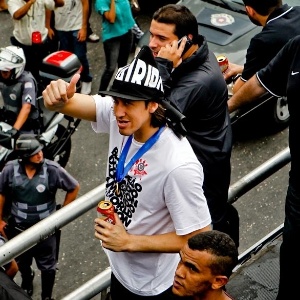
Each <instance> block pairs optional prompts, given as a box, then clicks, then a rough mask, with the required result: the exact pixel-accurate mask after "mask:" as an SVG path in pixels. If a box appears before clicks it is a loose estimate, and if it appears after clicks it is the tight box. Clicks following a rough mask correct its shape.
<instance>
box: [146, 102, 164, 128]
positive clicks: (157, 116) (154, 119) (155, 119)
mask: <svg viewBox="0 0 300 300" xmlns="http://www.w3.org/2000/svg"><path fill="white" fill-rule="evenodd" d="M148 104H149V101H145V105H146V107H148ZM166 123H167V120H166V116H165V109H164V108H163V106H162V105H161V104H158V107H157V109H156V110H155V112H154V113H153V114H152V116H151V123H150V125H151V126H152V127H161V126H165V125H166Z"/></svg>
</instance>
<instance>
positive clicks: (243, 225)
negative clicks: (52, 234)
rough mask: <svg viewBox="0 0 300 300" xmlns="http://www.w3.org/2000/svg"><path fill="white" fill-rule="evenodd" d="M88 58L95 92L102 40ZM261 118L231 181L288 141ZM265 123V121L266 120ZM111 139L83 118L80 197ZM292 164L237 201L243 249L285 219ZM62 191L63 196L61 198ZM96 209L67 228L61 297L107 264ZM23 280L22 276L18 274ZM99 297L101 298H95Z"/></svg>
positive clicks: (75, 160) (98, 174)
mask: <svg viewBox="0 0 300 300" xmlns="http://www.w3.org/2000/svg"><path fill="white" fill-rule="evenodd" d="M149 21H150V17H149V16H145V15H141V16H139V17H138V22H139V24H140V26H141V27H142V29H145V28H146V27H147V25H148V24H149ZM0 24H1V26H0V46H1V47H5V46H7V45H9V37H10V35H11V34H12V28H13V27H12V20H11V18H10V16H9V14H8V13H3V12H1V13H0ZM91 24H92V28H93V30H94V31H95V32H96V33H97V34H101V31H100V30H101V18H100V16H98V15H97V14H95V13H94V12H93V14H92V17H91ZM88 59H89V62H90V66H91V72H92V74H93V86H92V92H93V93H96V92H97V90H98V86H99V81H100V74H101V71H102V68H103V64H104V56H103V49H102V43H101V42H100V43H95V44H91V43H88ZM255 122H256V120H252V122H251V123H248V126H246V127H245V129H242V131H243V134H242V137H239V138H237V140H236V141H235V144H234V147H233V152H232V183H234V182H236V181H237V180H239V179H240V178H242V177H243V176H245V175H246V174H247V173H248V172H249V171H251V170H253V169H254V168H256V167H258V166H259V165H260V164H262V163H263V162H264V161H266V160H267V159H269V158H271V157H272V156H273V155H275V154H277V153H278V152H280V151H281V150H283V149H284V148H286V147H287V145H288V139H287V135H288V129H285V130H283V131H281V132H277V133H274V134H267V135H265V134H263V133H262V130H260V129H257V128H255V129H252V128H254V127H253V124H254V123H255ZM262 127H264V124H262ZM107 144H108V138H107V136H106V135H101V134H95V133H94V132H93V131H92V129H91V127H90V124H89V123H88V122H85V121H82V122H81V124H80V126H79V128H78V131H77V132H76V133H75V134H74V135H73V137H72V153H71V157H70V160H69V163H68V165H67V166H66V169H67V170H68V171H69V172H70V173H71V174H73V175H74V176H75V177H76V178H77V179H78V181H79V182H80V185H81V189H80V192H79V196H81V195H83V194H85V193H86V192H88V191H89V190H91V189H93V188H94V187H96V186H98V185H99V184H100V183H102V182H104V180H105V166H106V156H107ZM288 170H289V165H288V166H286V167H284V168H283V169H282V170H281V171H279V172H277V173H276V174H274V175H273V176H272V177H270V178H269V179H268V180H266V181H264V182H263V183H261V184H260V185H259V186H257V187H256V188H254V189H253V190H252V191H251V192H249V193H248V194H247V195H245V196H243V197H241V198H240V199H239V200H238V201H237V202H236V203H235V204H234V205H235V206H236V207H237V209H238V211H239V213H240V235H241V239H240V248H239V250H240V253H241V252H243V251H244V250H246V249H247V248H248V247H249V246H251V245H252V244H253V243H255V242H256V241H258V240H259V239H260V238H262V237H263V236H264V235H265V234H267V233H269V232H270V231H271V230H273V229H275V228H276V227H277V226H278V225H280V224H281V223H282V222H283V216H284V208H283V206H284V199H285V192H286V188H287V182H288ZM61 199H62V195H61V194H59V195H58V201H61ZM95 216H96V211H95V210H92V211H89V212H87V213H86V214H85V215H83V216H82V217H80V218H78V219H77V220H76V221H74V222H72V223H70V224H69V225H67V226H65V227H64V228H63V229H62V238H61V248H60V256H59V263H58V268H59V269H58V272H57V276H56V284H55V287H54V295H53V296H54V297H55V298H56V299H61V298H62V297H63V296H64V295H67V294H68V293H70V292H71V291H73V290H74V289H76V288H77V287H79V286H80V285H81V284H83V283H84V282H86V281H87V280H89V279H91V278H92V277H94V276H95V275H96V274H98V273H99V272H101V271H102V270H103V269H104V268H106V267H107V266H108V263H107V259H106V257H105V255H104V254H103V252H102V249H101V247H100V244H99V241H97V240H95V239H94V234H93V233H94V232H93V220H94V218H95ZM16 281H17V282H20V277H19V276H17V277H16ZM34 288H35V291H34V296H33V299H40V296H39V295H40V275H39V272H37V275H36V278H35V280H34ZM95 299H96V297H95Z"/></svg>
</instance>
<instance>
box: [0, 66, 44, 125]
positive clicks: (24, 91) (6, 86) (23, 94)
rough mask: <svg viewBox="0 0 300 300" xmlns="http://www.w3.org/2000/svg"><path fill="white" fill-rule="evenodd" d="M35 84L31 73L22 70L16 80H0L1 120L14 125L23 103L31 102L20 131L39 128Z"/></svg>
mask: <svg viewBox="0 0 300 300" xmlns="http://www.w3.org/2000/svg"><path fill="white" fill-rule="evenodd" d="M36 93H37V85H36V81H35V79H34V78H33V76H32V74H31V73H29V72H27V71H24V72H23V73H22V74H21V76H20V77H19V78H18V79H16V80H7V81H5V80H2V81H0V99H1V97H2V101H3V103H4V108H3V111H2V115H1V120H2V121H4V122H7V123H8V124H10V125H12V126H13V125H14V123H15V121H16V119H17V117H18V115H19V112H20V110H21V108H22V105H23V104H24V103H29V104H31V111H30V114H29V117H28V119H27V120H26V122H25V124H24V125H23V126H22V131H30V130H33V129H36V128H39V127H40V126H39V123H38V117H39V112H38V109H37V107H36Z"/></svg>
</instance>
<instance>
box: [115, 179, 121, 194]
mask: <svg viewBox="0 0 300 300" xmlns="http://www.w3.org/2000/svg"><path fill="white" fill-rule="evenodd" d="M115 193H116V195H117V196H119V195H120V190H119V183H118V182H117V183H116V191H115Z"/></svg>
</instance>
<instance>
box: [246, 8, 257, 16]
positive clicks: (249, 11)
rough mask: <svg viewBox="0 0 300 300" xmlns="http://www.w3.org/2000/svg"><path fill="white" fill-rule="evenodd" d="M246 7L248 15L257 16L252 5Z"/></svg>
mask: <svg viewBox="0 0 300 300" xmlns="http://www.w3.org/2000/svg"><path fill="white" fill-rule="evenodd" d="M245 9H246V12H247V14H248V16H250V17H254V16H255V14H256V11H255V10H254V9H253V8H252V7H251V6H248V5H246V6H245Z"/></svg>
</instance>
